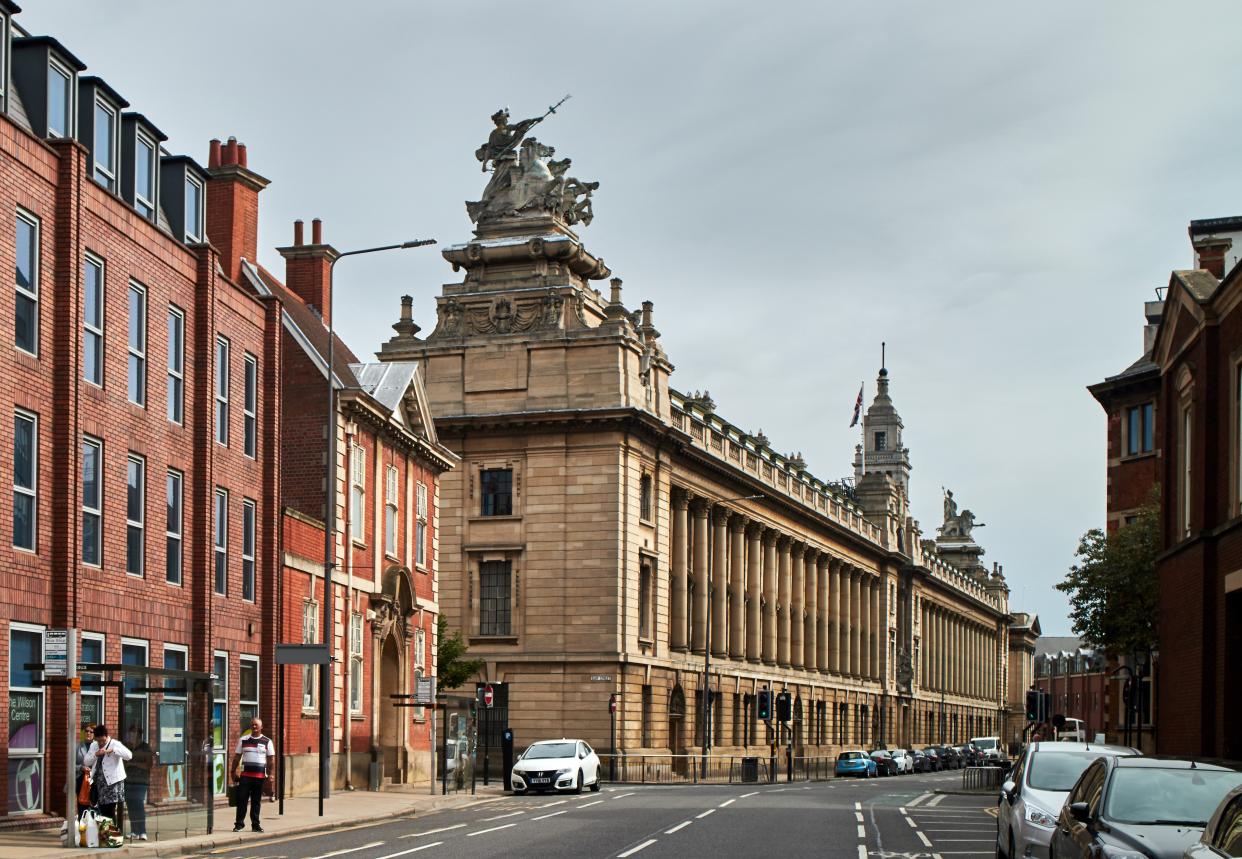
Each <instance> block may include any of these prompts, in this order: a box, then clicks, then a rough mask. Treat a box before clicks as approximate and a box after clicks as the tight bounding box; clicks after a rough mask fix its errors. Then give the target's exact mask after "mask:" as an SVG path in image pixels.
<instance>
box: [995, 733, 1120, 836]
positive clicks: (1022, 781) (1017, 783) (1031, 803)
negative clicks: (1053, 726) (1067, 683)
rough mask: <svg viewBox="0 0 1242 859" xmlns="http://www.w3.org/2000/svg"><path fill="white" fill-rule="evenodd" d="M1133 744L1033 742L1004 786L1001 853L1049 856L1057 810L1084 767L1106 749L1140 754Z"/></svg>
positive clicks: (999, 818) (999, 823)
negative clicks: (1130, 746)
mask: <svg viewBox="0 0 1242 859" xmlns="http://www.w3.org/2000/svg"><path fill="white" fill-rule="evenodd" d="M1137 754H1138V750H1137V749H1132V748H1129V747H1127V746H1102V745H1095V744H1092V743H1050V742H1039V743H1031V744H1030V745H1029V746H1027V747H1026V749H1025V750H1024V751H1023V752H1022V755H1021V757H1019V758H1018V762H1017V764H1015V765H1014V768H1013V771H1012V772H1011V773H1010V774H1009V780H1008V781H1006V782H1005V783H1004V784H1003V785H1002V786H1001V792H1000V797H999V799H998V803H997V806H996V855H997V856H998V857H1003V859H1048V845H1049V843H1050V842H1051V841H1052V831H1053V829H1055V828H1056V825H1057V815H1059V814H1060V813H1061V806H1063V805H1064V804H1065V797H1067V796H1069V792H1070V788H1072V787H1073V786H1074V783H1075V782H1076V781H1078V777H1079V776H1080V775H1082V773H1083V770H1085V769H1086V768H1087V767H1088V766H1090V765H1091V762H1092V761H1094V760H1096V759H1097V758H1099V757H1101V756H1103V755H1137Z"/></svg>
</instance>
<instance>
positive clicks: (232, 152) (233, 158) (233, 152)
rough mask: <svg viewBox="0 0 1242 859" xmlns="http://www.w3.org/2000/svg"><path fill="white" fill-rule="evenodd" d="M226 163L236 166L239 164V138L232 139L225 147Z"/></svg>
mask: <svg viewBox="0 0 1242 859" xmlns="http://www.w3.org/2000/svg"><path fill="white" fill-rule="evenodd" d="M224 163H225V164H236V163H237V138H236V137H230V138H229V142H228V143H227V144H226V145H225V147H224Z"/></svg>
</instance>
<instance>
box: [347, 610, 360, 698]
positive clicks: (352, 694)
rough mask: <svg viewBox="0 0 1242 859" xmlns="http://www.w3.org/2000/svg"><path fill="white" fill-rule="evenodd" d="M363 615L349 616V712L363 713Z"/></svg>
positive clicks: (356, 613)
mask: <svg viewBox="0 0 1242 859" xmlns="http://www.w3.org/2000/svg"><path fill="white" fill-rule="evenodd" d="M362 640H363V635H362V615H361V614H360V613H358V612H354V613H352V614H351V615H350V616H349V712H350V713H351V714H354V715H358V714H361V713H362V683H363V676H364V672H363V663H362Z"/></svg>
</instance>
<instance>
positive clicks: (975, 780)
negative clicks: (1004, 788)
mask: <svg viewBox="0 0 1242 859" xmlns="http://www.w3.org/2000/svg"><path fill="white" fill-rule="evenodd" d="M1003 774H1004V770H1002V769H1001V768H1000V767H966V769H964V770H962V790H978V791H986V790H996V789H998V788H1000V785H1001V776H1002V775H1003Z"/></svg>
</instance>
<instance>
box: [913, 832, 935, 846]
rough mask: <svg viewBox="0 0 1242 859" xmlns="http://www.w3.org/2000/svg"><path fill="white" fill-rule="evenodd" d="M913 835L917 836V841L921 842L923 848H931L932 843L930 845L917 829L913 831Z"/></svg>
mask: <svg viewBox="0 0 1242 859" xmlns="http://www.w3.org/2000/svg"><path fill="white" fill-rule="evenodd" d="M914 834H915V835H917V836H918V837H919V841H922V842H923V846H924V847H931V846H932V843H931V842H930V841H928V840H927V836H926V835H924V834H923V833H922V832H920V831H919V830H917V829H916V830H914Z"/></svg>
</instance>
